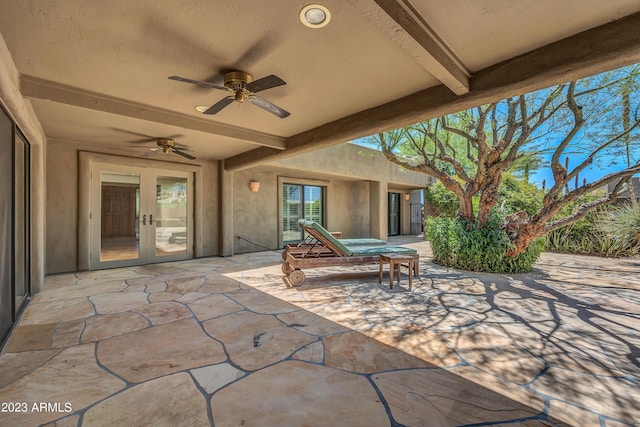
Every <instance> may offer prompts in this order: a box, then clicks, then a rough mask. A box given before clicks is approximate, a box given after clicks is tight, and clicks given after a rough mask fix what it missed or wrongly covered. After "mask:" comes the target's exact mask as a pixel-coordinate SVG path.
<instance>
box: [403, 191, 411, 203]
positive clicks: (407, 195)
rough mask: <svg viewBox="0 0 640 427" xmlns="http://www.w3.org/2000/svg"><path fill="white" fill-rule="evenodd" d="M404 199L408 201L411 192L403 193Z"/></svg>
mask: <svg viewBox="0 0 640 427" xmlns="http://www.w3.org/2000/svg"><path fill="white" fill-rule="evenodd" d="M404 199H405V200H406V201H407V202H408V201H409V200H411V194H409V193H404Z"/></svg>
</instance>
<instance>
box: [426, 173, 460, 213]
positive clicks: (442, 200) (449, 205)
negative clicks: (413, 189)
mask: <svg viewBox="0 0 640 427" xmlns="http://www.w3.org/2000/svg"><path fill="white" fill-rule="evenodd" d="M425 199H426V202H427V203H428V204H429V205H431V207H432V208H433V210H434V212H435V215H444V216H448V217H454V216H456V213H457V212H458V209H459V208H460V200H459V199H458V196H456V195H455V194H454V193H452V192H451V191H449V190H447V189H446V188H445V186H444V185H443V184H442V183H441V182H440V181H437V182H436V183H435V184H433V185H431V186H430V187H429V189H428V190H427V194H426V197H425Z"/></svg>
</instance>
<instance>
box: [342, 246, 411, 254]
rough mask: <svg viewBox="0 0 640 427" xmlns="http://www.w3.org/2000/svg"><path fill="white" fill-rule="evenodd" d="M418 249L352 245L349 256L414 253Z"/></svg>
mask: <svg viewBox="0 0 640 427" xmlns="http://www.w3.org/2000/svg"><path fill="white" fill-rule="evenodd" d="M417 253H418V251H416V250H415V249H411V248H405V247H404V246H353V247H352V248H351V256H374V255H380V254H400V255H409V254H410V255H414V254H417Z"/></svg>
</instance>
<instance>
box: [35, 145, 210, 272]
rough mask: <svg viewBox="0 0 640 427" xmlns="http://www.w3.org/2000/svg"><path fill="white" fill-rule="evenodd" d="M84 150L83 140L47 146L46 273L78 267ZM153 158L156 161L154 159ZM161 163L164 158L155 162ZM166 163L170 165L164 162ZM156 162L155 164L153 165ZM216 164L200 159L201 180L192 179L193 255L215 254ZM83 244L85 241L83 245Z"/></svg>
mask: <svg viewBox="0 0 640 427" xmlns="http://www.w3.org/2000/svg"><path fill="white" fill-rule="evenodd" d="M81 150H82V151H87V144H80V143H74V142H62V141H55V140H52V141H50V142H49V144H48V147H47V184H48V185H47V195H46V201H47V204H46V206H47V208H46V212H47V214H46V230H47V235H46V254H47V263H46V273H47V274H53V273H62V272H70V271H77V270H78V269H79V268H83V267H82V266H80V267H79V253H78V252H79V238H80V236H79V232H78V230H79V225H80V221H79V215H81V214H82V209H83V207H82V206H80V194H79V191H80V190H79V188H80V187H81V186H80V185H79V179H80V178H79V176H80V171H79V152H80V151H81ZM91 152H95V153H104V154H113V155H119V156H120V158H122V159H126V161H127V162H133V163H134V164H135V163H138V164H140V166H145V165H148V164H149V161H147V160H145V159H139V158H137V157H125V156H121V155H122V153H121V152H119V151H116V150H110V149H107V148H96V149H92V150H91ZM156 162H157V161H156ZM158 163H165V162H158ZM166 164H167V166H169V165H171V163H170V162H166ZM157 165H158V164H156V166H157ZM217 177H218V171H217V164H216V163H213V162H202V163H201V180H202V182H197V181H196V183H195V187H196V188H195V198H196V204H195V216H196V218H195V230H194V231H195V233H196V234H197V235H198V239H200V240H201V242H200V245H199V246H198V245H196V251H195V256H196V257H202V256H213V255H217V250H218V215H217V212H218V205H217V203H218V201H217V200H218V197H217V188H218V184H217V179H218V178H217ZM85 246H86V245H85Z"/></svg>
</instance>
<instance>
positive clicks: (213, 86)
mask: <svg viewBox="0 0 640 427" xmlns="http://www.w3.org/2000/svg"><path fill="white" fill-rule="evenodd" d="M169 79H171V80H176V81H178V82H185V83H191V84H194V85H198V86H201V87H206V88H211V89H220V90H225V91H227V92H233V91H232V90H231V89H229V88H228V87H225V86H222V85H217V84H215V83H209V82H203V81H202V80H193V79H188V78H186V77H180V76H169Z"/></svg>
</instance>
